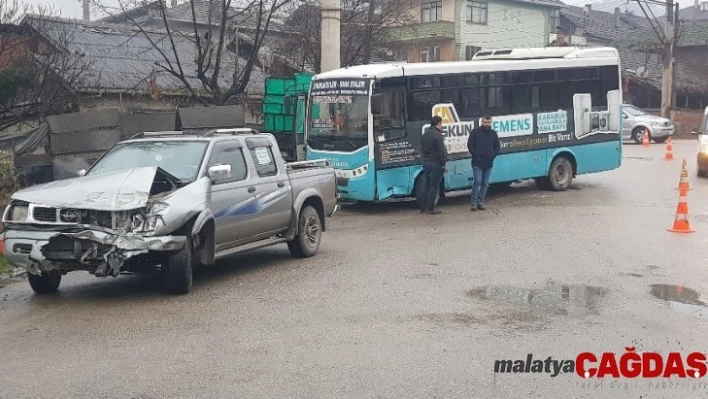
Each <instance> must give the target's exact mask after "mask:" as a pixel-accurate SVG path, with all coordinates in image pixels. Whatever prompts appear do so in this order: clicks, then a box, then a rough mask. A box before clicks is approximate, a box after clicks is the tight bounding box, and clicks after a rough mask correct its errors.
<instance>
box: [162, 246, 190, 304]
mask: <svg viewBox="0 0 708 399" xmlns="http://www.w3.org/2000/svg"><path fill="white" fill-rule="evenodd" d="M165 263H166V266H167V267H165V268H164V269H165V270H164V273H165V288H166V289H167V292H169V293H170V294H178V295H181V294H187V293H189V291H190V290H191V289H192V240H191V237H190V236H189V235H187V240H186V241H185V243H184V246H183V247H182V249H180V250H179V251H177V252H174V253H171V254H170V255H169V256H168V257H167V262H165Z"/></svg>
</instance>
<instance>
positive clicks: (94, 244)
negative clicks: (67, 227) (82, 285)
mask: <svg viewBox="0 0 708 399" xmlns="http://www.w3.org/2000/svg"><path fill="white" fill-rule="evenodd" d="M185 241H186V237H184V236H160V237H147V236H142V235H139V234H119V233H112V232H107V231H98V230H91V229H80V230H73V231H36V230H16V229H12V228H9V229H6V230H5V257H6V259H7V261H8V262H9V263H10V264H11V265H12V266H14V267H19V268H22V269H25V270H27V272H29V273H32V274H36V275H41V273H42V271H49V270H60V271H64V270H66V271H73V270H88V271H91V272H94V274H95V275H96V276H97V277H106V276H117V275H118V274H119V273H120V271H121V268H122V267H123V265H124V263H125V261H126V260H128V259H130V258H132V257H134V256H136V255H141V254H147V253H149V252H152V251H175V250H179V249H181V248H182V247H183V246H184V244H185Z"/></svg>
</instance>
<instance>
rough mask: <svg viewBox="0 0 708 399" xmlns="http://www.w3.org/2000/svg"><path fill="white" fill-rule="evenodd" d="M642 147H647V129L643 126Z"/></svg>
mask: <svg viewBox="0 0 708 399" xmlns="http://www.w3.org/2000/svg"><path fill="white" fill-rule="evenodd" d="M642 147H649V129H647V128H644V137H642Z"/></svg>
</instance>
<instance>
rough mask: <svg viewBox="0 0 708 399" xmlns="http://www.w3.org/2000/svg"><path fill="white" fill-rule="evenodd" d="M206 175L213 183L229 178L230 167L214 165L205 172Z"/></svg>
mask: <svg viewBox="0 0 708 399" xmlns="http://www.w3.org/2000/svg"><path fill="white" fill-rule="evenodd" d="M207 175H208V176H209V179H211V181H212V182H213V183H218V182H220V181H223V180H228V179H230V178H231V165H214V166H212V167H210V168H209V170H207Z"/></svg>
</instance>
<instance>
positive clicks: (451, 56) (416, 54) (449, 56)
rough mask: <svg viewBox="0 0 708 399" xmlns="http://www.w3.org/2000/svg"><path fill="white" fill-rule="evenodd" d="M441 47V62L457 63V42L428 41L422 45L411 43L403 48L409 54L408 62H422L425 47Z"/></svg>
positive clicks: (421, 43)
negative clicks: (421, 54)
mask: <svg viewBox="0 0 708 399" xmlns="http://www.w3.org/2000/svg"><path fill="white" fill-rule="evenodd" d="M435 46H438V47H440V61H455V60H456V59H455V42H454V41H453V40H441V41H428V42H420V43H410V44H408V45H407V46H401V47H400V48H404V49H405V50H406V51H407V53H408V59H407V60H406V61H408V62H420V61H421V56H420V51H421V49H423V48H425V47H435Z"/></svg>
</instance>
